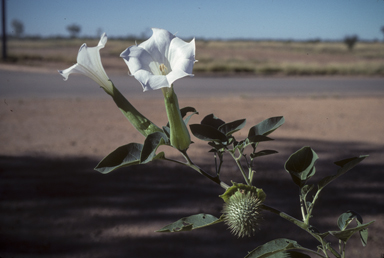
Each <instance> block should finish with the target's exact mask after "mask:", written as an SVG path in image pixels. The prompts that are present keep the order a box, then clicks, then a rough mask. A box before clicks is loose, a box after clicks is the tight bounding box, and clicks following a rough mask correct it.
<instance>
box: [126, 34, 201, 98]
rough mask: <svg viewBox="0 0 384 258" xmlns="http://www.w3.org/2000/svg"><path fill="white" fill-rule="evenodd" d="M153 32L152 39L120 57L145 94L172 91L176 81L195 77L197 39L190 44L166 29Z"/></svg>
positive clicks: (131, 48) (130, 49) (135, 46)
mask: <svg viewBox="0 0 384 258" xmlns="http://www.w3.org/2000/svg"><path fill="white" fill-rule="evenodd" d="M152 31H153V35H152V36H151V37H150V38H149V39H148V40H146V41H144V42H143V43H141V44H140V45H138V46H137V45H134V46H131V47H129V48H127V49H126V50H125V51H124V52H122V53H121V55H120V56H121V57H122V58H123V59H124V61H125V63H126V64H127V66H128V68H129V71H130V73H131V74H132V75H133V76H134V77H135V78H136V79H137V80H138V81H139V82H140V83H141V85H142V86H143V89H144V91H147V90H157V89H160V88H164V87H168V88H170V87H171V85H172V84H173V82H175V81H176V80H178V79H180V78H183V77H185V76H193V74H192V69H193V65H194V63H195V62H196V60H195V40H194V39H193V40H192V41H191V42H189V43H187V42H185V41H183V40H181V39H180V38H178V37H176V36H174V35H173V34H171V33H170V32H168V31H166V30H163V29H156V28H154V29H152Z"/></svg>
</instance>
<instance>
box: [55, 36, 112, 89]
mask: <svg viewBox="0 0 384 258" xmlns="http://www.w3.org/2000/svg"><path fill="white" fill-rule="evenodd" d="M107 39H108V38H107V34H105V33H104V34H103V35H102V36H101V38H100V41H99V44H97V46H96V47H87V44H85V43H84V44H83V45H82V46H81V47H80V49H79V53H78V54H77V64H75V65H73V66H71V67H69V68H67V69H65V70H62V71H59V73H60V74H61V75H62V76H63V77H64V80H65V81H66V80H68V76H69V75H70V74H71V73H80V74H84V75H86V76H88V77H89V78H91V79H92V80H94V81H95V82H96V83H97V84H99V85H100V86H101V87H102V88H103V89H104V90H105V91H106V92H107V93H108V94H109V95H113V84H112V82H111V80H110V79H109V78H108V75H107V74H106V72H105V70H104V67H103V65H102V63H101V58H100V49H102V48H104V46H105V44H106V43H107Z"/></svg>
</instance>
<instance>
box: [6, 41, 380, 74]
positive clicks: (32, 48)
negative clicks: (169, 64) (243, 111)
mask: <svg viewBox="0 0 384 258" xmlns="http://www.w3.org/2000/svg"><path fill="white" fill-rule="evenodd" d="M84 42H86V43H87V45H88V46H95V45H96V44H97V42H98V40H96V39H87V40H84V39H57V40H54V39H42V40H11V41H10V42H9V62H11V63H14V64H20V65H28V66H38V67H49V66H52V63H60V64H62V65H63V66H64V67H65V66H66V65H70V64H73V63H75V60H76V55H77V51H78V49H79V47H80V46H81V44H82V43H84ZM138 43H140V42H138ZM133 44H135V42H133V41H130V40H113V39H112V40H109V42H108V44H107V46H106V47H105V49H103V51H102V52H101V53H102V59H103V64H104V66H105V68H106V69H107V70H111V71H114V72H124V73H126V66H125V64H124V62H122V60H121V59H120V58H119V54H120V53H121V52H122V51H123V50H124V49H125V48H127V47H129V46H131V45H133ZM196 49H197V50H196V59H198V60H199V62H197V63H196V64H195V68H194V72H195V73H200V74H220V75H233V74H250V75H288V76H289V75H368V76H371V75H379V76H382V75H384V62H383V58H384V44H383V43H381V42H359V43H357V45H356V46H355V48H354V49H353V51H349V50H348V49H347V47H346V45H345V44H344V43H342V42H316V41H313V42H289V41H286V42H283V41H197V42H196Z"/></svg>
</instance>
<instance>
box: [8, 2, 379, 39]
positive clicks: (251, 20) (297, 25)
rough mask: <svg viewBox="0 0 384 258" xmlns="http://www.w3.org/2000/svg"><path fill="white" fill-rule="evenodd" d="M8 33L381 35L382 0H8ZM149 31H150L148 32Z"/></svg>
mask: <svg viewBox="0 0 384 258" xmlns="http://www.w3.org/2000/svg"><path fill="white" fill-rule="evenodd" d="M6 1H7V21H8V26H7V27H8V33H11V32H12V29H11V21H12V20H13V19H18V20H20V21H21V22H23V24H24V30H25V34H28V35H37V34H38V35H42V36H50V35H63V36H66V35H68V32H67V30H66V27H67V26H68V25H70V24H73V23H76V24H78V25H80V26H81V33H80V34H81V35H82V36H85V35H88V36H96V35H97V32H98V31H99V30H100V29H101V30H102V31H105V32H107V34H108V36H110V37H114V36H127V35H141V34H142V33H147V36H149V35H150V32H149V31H150V28H152V27H157V28H163V29H166V30H168V31H170V32H172V33H177V36H179V37H181V38H189V37H196V38H207V39H218V38H221V39H232V38H247V39H293V40H306V39H314V38H320V39H331V40H338V39H342V38H344V36H346V35H352V34H356V35H358V36H359V38H362V39H369V40H371V39H380V40H381V39H383V33H382V32H381V31H380V28H381V27H382V26H384V0H237V1H236V0H232V1H229V0H221V1H215V0H190V1H182V0H156V1H152V0H151V1H149V0H148V1H146V0H137V1H134V0H128V1H127V0H109V1H107V0H87V1H86V0H6ZM148 33H149V34H148Z"/></svg>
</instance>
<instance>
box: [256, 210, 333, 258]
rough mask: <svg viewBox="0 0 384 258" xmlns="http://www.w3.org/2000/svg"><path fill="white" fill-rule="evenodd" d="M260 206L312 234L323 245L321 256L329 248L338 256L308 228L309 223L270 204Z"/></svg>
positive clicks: (331, 249)
mask: <svg viewBox="0 0 384 258" xmlns="http://www.w3.org/2000/svg"><path fill="white" fill-rule="evenodd" d="M261 208H262V209H264V210H267V211H269V212H272V213H275V214H277V215H279V216H280V217H282V218H283V219H286V220H288V221H289V222H291V223H293V224H295V225H296V226H298V227H300V228H301V229H303V230H305V231H307V232H308V233H309V234H310V235H311V236H313V237H314V238H315V239H316V240H317V241H319V242H320V243H321V245H322V247H323V252H324V254H325V256H323V257H329V256H328V254H327V252H326V250H327V249H329V250H330V251H331V252H332V253H333V254H334V255H335V256H336V257H338V258H340V254H338V253H337V252H336V250H334V249H333V248H332V247H331V246H329V247H328V248H327V247H326V244H325V243H324V241H323V239H322V238H321V237H320V236H318V235H316V234H314V233H313V232H312V231H311V230H310V229H309V225H307V224H305V223H304V222H302V221H300V220H298V219H296V218H294V217H292V216H290V215H288V214H286V213H284V212H282V211H279V210H277V209H275V208H272V207H270V206H267V205H265V204H263V205H262V206H261Z"/></svg>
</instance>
